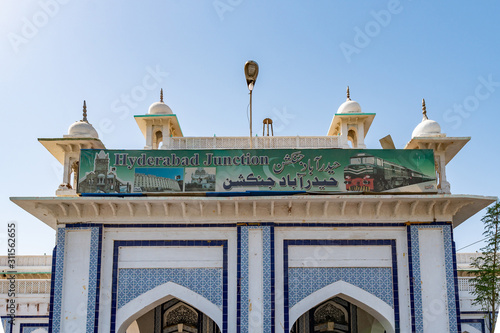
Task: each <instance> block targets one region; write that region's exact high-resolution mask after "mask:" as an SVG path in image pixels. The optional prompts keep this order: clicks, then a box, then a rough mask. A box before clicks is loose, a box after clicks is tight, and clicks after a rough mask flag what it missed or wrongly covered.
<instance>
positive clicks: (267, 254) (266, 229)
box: [237, 225, 275, 333]
mask: <svg viewBox="0 0 500 333" xmlns="http://www.w3.org/2000/svg"><path fill="white" fill-rule="evenodd" d="M250 229H260V230H262V235H263V237H262V238H263V240H262V241H263V243H262V244H263V249H262V251H263V259H262V265H263V270H262V271H263V277H262V281H263V297H264V299H263V318H262V320H263V328H264V331H265V332H271V333H274V330H275V328H274V295H275V294H274V226H269V225H267V226H266V225H263V226H241V227H238V281H239V290H240V292H239V293H238V301H237V302H238V327H237V330H238V331H237V332H238V333H240V332H241V333H246V332H248V320H249V308H248V306H246V305H247V304H249V297H248V282H249V279H250V278H251V276H252V274H251V273H252V272H251V271H250V270H249V265H248V255H249V244H248V231H249V230H250Z"/></svg>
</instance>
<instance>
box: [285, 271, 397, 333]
mask: <svg viewBox="0 0 500 333" xmlns="http://www.w3.org/2000/svg"><path fill="white" fill-rule="evenodd" d="M334 296H338V297H341V298H343V299H345V300H346V301H348V302H351V303H352V304H354V305H356V306H357V307H358V308H360V309H363V310H364V311H366V312H367V313H369V314H370V315H372V316H373V317H374V318H375V319H377V320H378V321H379V322H380V324H382V326H383V327H384V329H385V330H386V332H387V333H394V331H395V329H394V309H393V308H392V307H391V306H390V305H389V304H387V303H386V302H384V301H383V300H381V299H380V298H378V297H377V296H375V295H373V294H370V293H369V292H367V291H365V290H363V289H361V288H359V287H356V286H355V285H352V284H350V283H347V282H345V281H337V282H335V283H332V284H330V285H328V286H326V287H324V288H321V289H319V290H317V291H315V292H314V293H312V294H311V295H309V296H307V297H306V298H304V299H303V300H301V301H300V302H298V303H297V304H295V305H294V306H293V307H292V308H291V309H290V323H291V324H293V323H295V322H296V321H297V319H299V317H300V316H301V315H302V314H303V313H305V312H306V311H308V310H309V309H311V308H313V307H315V306H317V305H318V304H320V303H322V302H324V301H326V300H328V299H330V298H332V297H334Z"/></svg>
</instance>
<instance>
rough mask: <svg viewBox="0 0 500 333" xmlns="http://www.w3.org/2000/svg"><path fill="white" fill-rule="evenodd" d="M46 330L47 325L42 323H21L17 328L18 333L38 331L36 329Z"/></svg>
mask: <svg viewBox="0 0 500 333" xmlns="http://www.w3.org/2000/svg"><path fill="white" fill-rule="evenodd" d="M46 327H47V328H48V327H49V324H48V323H44V324H38V323H21V326H19V332H20V333H31V332H33V330H35V329H38V328H46ZM25 328H32V330H29V329H28V330H26V332H25V331H24V329H25Z"/></svg>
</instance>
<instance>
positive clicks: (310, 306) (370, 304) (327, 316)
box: [289, 281, 395, 333]
mask: <svg viewBox="0 0 500 333" xmlns="http://www.w3.org/2000/svg"><path fill="white" fill-rule="evenodd" d="M321 311H322V312H323V313H324V315H321V316H320V315H318V313H320V314H321V313H322V312H321ZM289 313H290V316H289V318H290V324H291V326H290V332H293V333H316V332H345V333H351V332H373V333H394V332H395V329H394V327H395V324H394V309H393V308H392V306H390V305H389V304H387V303H386V302H384V301H383V300H381V299H380V298H378V297H376V296H375V295H373V294H370V293H369V292H367V291H365V290H363V289H361V288H359V287H356V286H354V285H352V284H350V283H347V282H345V281H337V282H335V283H332V284H330V285H328V286H326V287H324V288H322V289H320V290H317V291H315V292H314V293H312V294H311V295H309V296H307V297H306V298H304V299H303V300H301V301H300V302H298V303H297V304H295V305H294V306H293V307H292V308H291V309H290V312H289ZM315 315H316V317H315Z"/></svg>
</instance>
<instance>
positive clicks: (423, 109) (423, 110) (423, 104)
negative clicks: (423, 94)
mask: <svg viewBox="0 0 500 333" xmlns="http://www.w3.org/2000/svg"><path fill="white" fill-rule="evenodd" d="M422 114H423V115H424V118H423V119H422V120H428V119H429V118H427V108H426V107H425V99H423V98H422Z"/></svg>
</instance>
